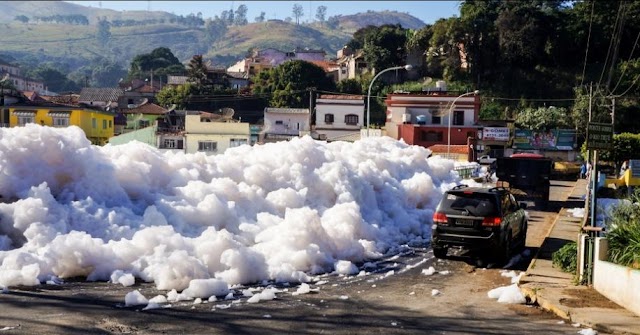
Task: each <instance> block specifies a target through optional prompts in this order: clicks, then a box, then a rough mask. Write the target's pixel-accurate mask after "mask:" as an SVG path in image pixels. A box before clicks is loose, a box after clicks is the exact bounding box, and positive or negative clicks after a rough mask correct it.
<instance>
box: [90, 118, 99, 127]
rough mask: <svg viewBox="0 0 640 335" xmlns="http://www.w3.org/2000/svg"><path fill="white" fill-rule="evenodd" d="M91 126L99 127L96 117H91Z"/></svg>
mask: <svg viewBox="0 0 640 335" xmlns="http://www.w3.org/2000/svg"><path fill="white" fill-rule="evenodd" d="M91 128H93V129H96V128H98V121H96V119H95V118H92V119H91Z"/></svg>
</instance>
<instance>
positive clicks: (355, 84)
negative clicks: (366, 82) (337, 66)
mask: <svg viewBox="0 0 640 335" xmlns="http://www.w3.org/2000/svg"><path fill="white" fill-rule="evenodd" d="M336 89H337V90H338V92H340V93H349V94H362V83H361V82H360V81H359V80H358V79H354V78H351V79H345V80H341V81H339V82H338V84H337V88H336Z"/></svg>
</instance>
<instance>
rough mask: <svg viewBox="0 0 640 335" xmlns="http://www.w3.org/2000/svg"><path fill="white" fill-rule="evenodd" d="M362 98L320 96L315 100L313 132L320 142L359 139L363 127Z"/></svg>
mask: <svg viewBox="0 0 640 335" xmlns="http://www.w3.org/2000/svg"><path fill="white" fill-rule="evenodd" d="M364 113H365V108H364V97H363V96H361V95H321V96H320V97H319V98H318V99H317V100H316V127H315V132H316V133H317V134H318V138H319V139H321V140H327V141H335V140H341V139H343V138H346V137H353V136H356V135H357V136H356V137H357V138H359V137H360V136H359V134H360V129H361V128H362V127H363V126H364V119H365V118H364Z"/></svg>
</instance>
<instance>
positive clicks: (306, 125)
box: [260, 107, 311, 142]
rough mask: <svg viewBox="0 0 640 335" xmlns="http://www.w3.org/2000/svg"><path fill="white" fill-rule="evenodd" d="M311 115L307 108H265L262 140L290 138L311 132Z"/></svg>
mask: <svg viewBox="0 0 640 335" xmlns="http://www.w3.org/2000/svg"><path fill="white" fill-rule="evenodd" d="M310 127H311V115H310V113H309V110H308V109H305V108H270V107H267V108H265V109H264V128H263V132H262V137H261V139H260V141H261V142H277V141H286V140H290V139H291V138H293V137H300V136H304V135H308V134H310V133H311V132H310V130H311V128H310Z"/></svg>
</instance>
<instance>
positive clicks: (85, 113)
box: [2, 103, 115, 145]
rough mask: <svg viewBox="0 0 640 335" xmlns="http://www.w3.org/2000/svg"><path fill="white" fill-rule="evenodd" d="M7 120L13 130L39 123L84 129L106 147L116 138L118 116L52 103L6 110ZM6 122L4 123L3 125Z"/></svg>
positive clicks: (17, 106)
mask: <svg viewBox="0 0 640 335" xmlns="http://www.w3.org/2000/svg"><path fill="white" fill-rule="evenodd" d="M2 114H3V115H2V118H3V120H4V119H5V118H6V119H8V120H9V122H8V123H9V127H22V126H24V125H25V124H27V123H37V124H40V125H43V126H49V127H56V128H61V127H69V126H78V127H80V128H81V129H82V130H83V131H84V133H85V135H86V136H87V139H88V140H89V141H91V143H92V144H95V145H105V144H107V142H108V141H109V138H110V137H113V134H114V123H113V120H114V115H115V114H114V113H111V112H107V111H102V110H98V109H89V108H81V107H75V106H62V105H55V104H51V103H43V104H38V105H29V104H23V103H18V104H15V105H11V106H8V107H7V108H4V109H3V110H2ZM3 122H4V121H3Z"/></svg>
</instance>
